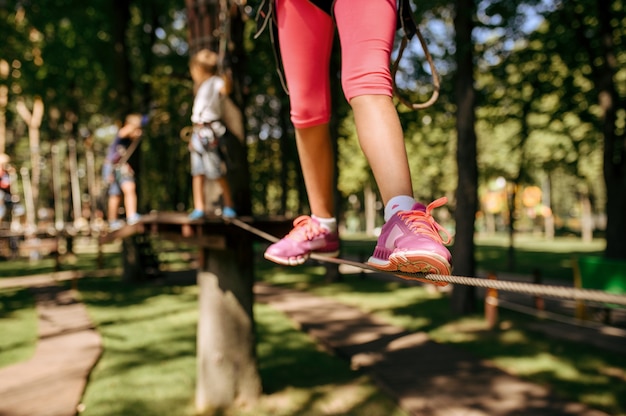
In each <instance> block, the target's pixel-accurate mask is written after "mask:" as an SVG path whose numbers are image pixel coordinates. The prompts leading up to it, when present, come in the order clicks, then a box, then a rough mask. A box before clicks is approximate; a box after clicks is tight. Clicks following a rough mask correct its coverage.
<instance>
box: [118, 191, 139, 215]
mask: <svg viewBox="0 0 626 416" xmlns="http://www.w3.org/2000/svg"><path fill="white" fill-rule="evenodd" d="M121 188H122V192H123V193H124V210H125V211H126V218H130V217H132V216H133V215H135V214H136V213H137V187H136V186H135V182H124V183H122V186H121Z"/></svg>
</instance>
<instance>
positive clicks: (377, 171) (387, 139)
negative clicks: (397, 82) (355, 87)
mask: <svg viewBox="0 0 626 416" xmlns="http://www.w3.org/2000/svg"><path fill="white" fill-rule="evenodd" d="M350 105H351V106H352V109H353V111H354V120H355V123H356V129H357V135H358V137H359V143H360V145H361V148H362V149H363V153H364V154H365V156H366V157H367V160H368V161H369V164H370V166H371V168H372V171H373V172H374V177H375V178H376V183H377V184H378V188H379V189H380V194H381V197H382V199H383V203H384V204H387V202H388V201H389V199H391V198H393V197H394V196H398V195H407V196H413V186H412V184H411V172H410V170H409V162H408V160H407V154H406V148H405V145H404V135H403V132H402V126H401V125H400V119H399V118H398V113H397V111H396V107H395V106H394V105H393V101H392V100H391V97H388V96H386V95H361V96H358V97H355V98H353V99H352V100H351V101H350Z"/></svg>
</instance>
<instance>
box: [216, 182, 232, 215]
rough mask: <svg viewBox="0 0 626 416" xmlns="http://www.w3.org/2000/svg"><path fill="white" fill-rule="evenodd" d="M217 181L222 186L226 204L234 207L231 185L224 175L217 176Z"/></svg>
mask: <svg viewBox="0 0 626 416" xmlns="http://www.w3.org/2000/svg"><path fill="white" fill-rule="evenodd" d="M217 183H218V184H219V185H220V186H221V187H222V198H224V206H226V207H230V208H234V207H235V204H234V203H233V195H232V193H231V192H230V185H229V184H228V181H227V180H226V178H225V177H224V176H222V177H220V178H217Z"/></svg>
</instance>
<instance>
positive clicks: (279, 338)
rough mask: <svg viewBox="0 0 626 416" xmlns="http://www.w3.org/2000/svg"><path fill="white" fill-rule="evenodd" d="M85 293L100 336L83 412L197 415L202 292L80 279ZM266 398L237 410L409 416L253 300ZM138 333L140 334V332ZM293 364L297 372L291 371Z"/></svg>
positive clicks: (236, 414) (245, 413)
mask: <svg viewBox="0 0 626 416" xmlns="http://www.w3.org/2000/svg"><path fill="white" fill-rule="evenodd" d="M79 290H80V293H81V296H82V298H83V301H84V302H85V303H86V304H87V306H88V309H89V313H90V315H91V317H92V319H93V320H94V322H95V323H96V325H97V327H98V330H99V332H100V334H101V335H102V336H103V339H104V354H103V356H102V358H101V359H100V361H99V362H98V364H97V366H96V367H95V369H94V371H93V372H92V374H91V379H90V382H89V384H88V386H87V390H86V392H85V396H84V399H83V404H84V407H85V410H84V411H83V412H82V413H81V414H83V415H87V416H96V415H102V416H105V415H107V416H110V415H125V416H133V415H137V416H140V415H141V416H144V415H151V416H156V415H177V416H185V415H194V414H195V413H194V395H195V380H196V367H195V363H196V360H195V356H196V351H195V348H196V344H195V342H196V325H197V302H196V298H197V295H198V294H197V288H196V286H195V285H192V286H140V285H129V284H122V283H121V282H118V281H116V280H115V279H98V280H82V281H81V282H80V284H79ZM255 315H256V324H257V331H258V341H259V342H258V348H257V352H258V362H259V372H260V375H261V378H262V380H263V383H264V391H265V394H264V395H263V397H262V398H261V400H260V402H259V404H258V405H257V406H256V407H255V408H254V409H248V410H240V411H233V412H230V413H229V414H230V415H233V416H265V415H267V416H277V415H318V414H324V413H329V412H328V410H329V409H330V410H332V413H331V414H342V415H355V416H356V415H389V416H401V415H404V413H403V412H401V411H400V410H399V409H397V407H396V405H395V404H394V402H392V401H391V400H390V399H389V398H388V397H387V396H385V395H383V394H382V393H381V392H380V391H378V390H377V389H376V388H375V387H374V385H373V384H372V383H371V381H370V380H369V379H367V378H366V377H363V376H361V375H359V374H358V373H354V372H352V371H351V370H350V368H349V364H348V363H347V362H345V361H344V360H341V359H339V358H337V357H334V356H332V355H328V354H326V353H325V352H322V351H319V350H318V349H317V347H316V345H315V343H314V342H313V340H312V339H310V338H309V337H308V336H307V335H305V334H303V333H302V332H300V331H298V330H297V329H296V328H295V327H294V324H293V323H292V322H291V321H290V320H288V319H287V318H286V317H285V316H284V315H283V314H281V313H278V312H276V311H274V310H272V309H271V308H269V307H267V306H264V305H256V306H255ZM138 334H140V336H138ZM294 369H297V371H294Z"/></svg>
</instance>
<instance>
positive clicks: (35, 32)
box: [0, 0, 626, 216]
mask: <svg viewBox="0 0 626 416" xmlns="http://www.w3.org/2000/svg"><path fill="white" fill-rule="evenodd" d="M258 3H259V2H252V3H250V4H249V5H247V6H246V10H247V14H248V15H250V16H253V15H254V12H255V10H254V7H256V6H257V5H258ZM124 4H125V2H119V3H111V2H107V1H104V0H97V1H93V2H90V3H89V4H87V5H85V4H83V3H80V4H79V3H78V2H76V1H74V0H54V1H52V0H49V1H47V2H43V3H42V2H39V3H37V4H34V3H33V4H30V3H28V7H26V3H24V2H10V4H8V5H4V6H0V18H1V19H2V21H3V22H6V24H4V25H2V26H1V27H0V37H1V38H2V39H3V50H2V53H0V60H4V61H5V62H6V63H7V64H8V67H9V71H8V74H7V75H0V86H3V85H6V86H7V87H8V91H9V97H8V98H9V101H8V105H7V109H6V121H7V152H8V153H9V154H11V156H12V158H13V163H14V165H15V166H16V167H18V168H19V167H21V166H26V167H28V166H30V158H29V149H28V148H29V144H28V137H27V135H28V129H27V127H26V125H25V124H24V122H23V121H22V120H21V119H20V117H18V115H17V112H16V103H17V101H18V100H23V101H24V102H25V103H26V105H27V107H28V108H32V103H33V101H34V100H35V98H36V97H41V98H42V99H43V101H44V105H45V114H44V120H43V125H42V128H41V141H42V142H41V145H40V150H41V155H42V161H41V162H42V166H43V167H44V169H43V171H42V185H41V195H42V198H41V204H42V205H46V206H49V205H51V204H50V202H51V201H52V193H51V189H52V186H51V180H52V175H51V172H50V169H49V167H50V160H49V159H50V152H51V148H52V144H57V145H59V149H60V154H62V155H66V153H67V148H66V147H65V143H66V142H67V141H68V139H69V138H72V137H73V138H76V139H77V141H78V143H77V145H78V153H79V161H78V162H79V170H80V171H81V172H85V170H86V163H85V158H84V155H85V149H86V144H87V143H86V138H87V137H89V136H90V134H91V135H92V136H93V137H94V140H95V143H94V151H95V153H96V172H99V167H100V165H101V161H102V158H103V156H104V152H105V150H106V146H107V144H108V142H109V141H110V140H111V138H112V134H113V133H114V131H115V129H114V123H115V121H116V120H117V119H119V118H120V116H121V113H122V112H123V110H125V109H126V108H125V104H123V101H124V99H125V98H124V97H123V96H122V94H124V93H125V91H123V89H121V88H120V85H121V81H122V79H123V78H125V77H128V78H129V80H130V85H129V86H127V87H128V88H130V93H129V94H130V99H131V102H130V103H129V105H130V106H131V107H132V109H135V110H138V111H143V112H149V111H150V112H151V114H152V116H153V117H152V120H151V122H150V125H149V126H148V127H147V129H146V132H145V136H144V140H143V143H142V146H141V148H140V151H139V152H138V156H137V167H138V170H139V176H138V177H139V190H140V204H141V207H140V209H141V211H148V210H151V209H157V210H175V209H186V208H187V207H188V206H189V202H190V194H191V190H190V178H189V166H188V165H189V161H188V152H187V148H186V144H185V143H184V142H183V141H182V140H180V138H179V134H180V130H181V129H182V128H183V127H185V126H187V125H188V124H189V116H190V112H191V102H192V95H193V94H192V86H191V82H190V80H189V76H188V67H187V64H188V44H187V39H188V37H187V26H186V11H185V9H184V7H185V5H184V4H183V3H181V2H178V1H171V0H159V1H154V2H147V3H146V2H138V1H134V0H129V1H128V2H127V6H128V11H129V20H128V22H127V26H126V27H123V28H120V27H119V25H120V24H122V23H123V22H124V19H122V16H123V12H124V10H122V9H121V8H116V7H114V5H118V6H119V7H121V6H120V5H124ZM416 6H418V7H415V10H414V12H415V17H416V20H417V22H418V23H419V25H420V29H421V31H422V33H423V34H424V36H425V38H426V41H427V43H428V46H429V49H430V52H431V54H432V55H433V57H434V59H435V64H436V66H437V69H438V72H439V74H440V76H441V91H440V97H439V100H438V101H437V103H436V104H435V105H434V106H433V107H432V108H429V109H426V110H422V111H419V112H413V111H407V109H406V108H405V107H404V106H403V105H398V109H399V111H400V117H401V120H402V124H403V126H404V128H405V138H406V145H407V150H408V154H409V160H410V165H411V169H412V176H413V181H414V188H415V189H414V190H415V194H416V196H417V197H418V198H419V199H423V200H432V199H434V198H435V197H439V196H441V195H448V196H452V195H454V190H455V187H456V183H457V178H456V160H455V151H456V146H455V144H456V140H455V138H456V130H455V129H456V120H455V111H456V109H455V106H454V104H453V103H454V100H453V88H454V80H455V74H456V73H457V71H459V70H468V69H466V68H455V61H454V53H455V51H456V49H457V48H458V47H460V46H462V45H454V34H453V31H452V27H453V26H452V25H453V19H454V16H455V11H454V8H453V5H452V3H451V2H449V1H440V0H432V1H428V2H420V3H419V5H416ZM622 6H623V2H622V1H612V2H611V7H612V8H611V13H612V14H613V16H612V19H611V20H610V24H611V25H612V29H613V31H614V44H615V48H616V50H615V68H616V75H615V81H616V87H617V94H618V104H619V105H618V107H619V110H618V111H617V113H616V114H617V115H616V121H615V126H614V131H615V132H616V133H617V134H618V135H622V136H623V134H624V131H626V128H625V127H624V126H626V122H625V120H626V112H624V110H623V108H624V105H623V102H624V97H625V96H626V87H624V85H626V84H625V83H624V82H623V80H624V79H625V77H626V75H625V74H626V72H625V70H624V69H623V68H626V65H625V64H626V53H625V51H624V43H623V42H621V38H622V37H623V36H622V35H623V34H624V25H620V22H622V21H623V19H624V11H623V7H622ZM595 10H596V8H595V4H594V2H592V1H590V0H585V1H580V2H560V1H540V0H524V1H522V2H510V1H506V0H493V1H488V2H486V1H479V2H477V16H476V18H475V22H474V23H475V25H476V28H475V30H474V38H473V39H467V42H468V43H469V42H471V43H472V45H473V47H474V48H475V52H476V58H477V59H476V67H475V79H476V89H477V93H478V97H477V99H478V101H477V102H478V112H477V118H478V120H477V124H476V131H477V136H478V150H479V151H478V158H479V160H478V165H479V168H480V179H479V180H480V182H481V184H482V185H485V184H487V183H489V182H490V181H492V180H493V179H494V178H497V177H499V176H501V177H504V178H506V179H508V180H510V181H516V182H518V183H519V184H522V185H523V184H528V185H541V184H542V183H544V182H545V178H551V179H552V181H553V183H552V191H553V198H554V200H558V201H564V202H563V205H564V207H565V208H564V211H567V210H571V208H575V206H576V205H577V196H576V194H577V193H583V194H587V193H588V194H589V196H590V197H591V199H592V200H593V201H594V210H595V213H601V212H602V211H603V207H604V203H605V201H606V191H605V186H604V183H603V180H602V148H603V146H602V140H603V130H602V125H601V108H600V106H599V105H598V96H597V95H598V85H597V83H598V75H597V74H598V69H599V68H600V63H601V61H602V59H603V58H602V56H601V55H599V53H600V51H601V50H602V48H601V44H600V36H599V22H600V20H599V16H597V14H596V12H595ZM255 28H256V26H255V23H254V21H253V20H252V19H248V20H247V21H245V23H244V34H243V47H244V49H245V52H246V53H245V57H244V58H245V59H244V61H245V62H243V63H242V66H243V68H244V71H245V74H243V75H242V76H241V77H242V78H243V79H244V85H243V91H242V93H241V97H238V98H241V103H240V104H242V105H243V107H244V115H245V122H246V135H247V136H246V143H247V146H248V161H249V163H250V188H251V192H252V205H253V212H254V213H255V214H275V213H285V212H287V213H294V214H298V213H302V212H304V211H306V197H305V196H306V195H305V192H304V187H303V183H302V177H301V172H300V168H299V162H298V157H297V153H296V150H295V145H294V139H293V128H292V126H291V122H290V120H289V105H288V97H287V95H286V94H285V93H284V92H283V91H282V86H281V85H280V82H279V80H278V76H277V73H276V70H275V68H276V64H275V61H274V55H273V51H272V47H271V45H270V42H269V34H268V33H267V32H266V33H263V34H262V35H261V36H260V37H259V38H257V39H253V33H254V31H255ZM118 30H123V36H122V38H121V39H122V40H125V43H126V47H127V49H126V55H125V58H126V59H127V61H128V63H129V68H128V70H127V71H126V72H124V73H120V69H119V68H120V65H119V62H118V61H117V60H118V59H119V58H120V56H119V54H118V55H116V51H118V50H119V47H120V45H119V44H118V43H119V41H120V38H119V37H118V35H119V34H118V32H117V31H118ZM573 45H581V47H580V48H579V47H573ZM582 46H586V47H584V48H583V47H582ZM339 61H340V57H339V51H336V53H335V55H334V56H333V64H334V65H339ZM333 73H339V71H334V72H333ZM397 81H398V87H399V88H400V90H401V92H402V94H403V95H404V96H406V97H407V98H408V99H409V100H411V101H414V102H420V101H423V100H424V99H425V98H427V97H428V96H429V95H430V94H431V93H432V86H431V74H430V69H429V68H428V65H426V63H425V59H424V53H423V51H421V47H420V46H419V42H418V41H417V40H415V39H414V40H413V41H412V42H411V44H410V46H409V48H408V49H407V51H406V52H405V56H404V58H403V60H402V62H401V64H400V69H399V72H398V77H397ZM125 88H126V87H125ZM333 105H334V110H335V111H334V112H333V116H334V120H333V124H332V125H333V126H337V140H338V149H339V151H338V167H339V172H338V173H339V189H340V192H341V193H342V196H344V197H347V196H348V195H351V194H354V195H359V198H360V195H361V194H362V193H363V189H364V188H365V187H373V188H374V189H375V184H374V181H373V178H372V175H371V172H370V170H369V167H368V165H367V163H366V161H365V159H364V157H363V155H362V152H361V150H360V148H359V146H358V143H357V140H356V136H355V132H354V126H353V121H352V117H351V114H350V111H349V107H348V106H347V103H346V102H345V100H343V97H342V94H341V91H340V90H338V89H337V91H336V93H335V98H334V102H333ZM97 176H98V177H99V175H97ZM62 181H63V187H64V191H63V192H64V196H63V199H64V200H66V201H67V200H69V198H70V195H69V189H68V181H69V178H68V177H67V175H63V178H62ZM555 181H556V182H555ZM85 182H86V181H85V177H84V176H81V189H82V190H83V193H86V192H87V189H86V188H87V187H86V183H85ZM571 183H576V186H574V187H572V186H570V184H571ZM17 189H18V190H20V187H19V186H18V187H17ZM451 202H452V203H451V208H452V209H454V201H451ZM66 211H67V212H69V209H66ZM555 212H556V210H555ZM560 214H561V213H560ZM67 215H68V216H69V214H67Z"/></svg>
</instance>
